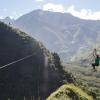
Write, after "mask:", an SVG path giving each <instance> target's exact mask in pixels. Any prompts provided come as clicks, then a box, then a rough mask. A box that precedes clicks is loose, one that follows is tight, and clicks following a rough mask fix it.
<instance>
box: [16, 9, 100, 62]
mask: <svg viewBox="0 0 100 100" xmlns="http://www.w3.org/2000/svg"><path fill="white" fill-rule="evenodd" d="M14 24H15V26H16V27H18V28H19V29H21V30H23V31H25V32H28V33H29V34H30V35H31V36H33V37H35V38H36V39H37V40H39V41H41V42H43V44H44V45H45V46H46V47H47V48H48V49H49V50H51V51H53V52H54V51H55V52H57V53H58V54H59V55H60V57H61V59H62V60H63V61H65V62H66V61H69V60H70V58H71V57H72V56H73V55H74V54H76V52H77V51H79V50H80V49H84V50H85V49H86V48H90V47H91V46H92V45H93V44H95V43H96V42H100V21H99V20H97V21H93V20H83V19H79V18H77V17H74V16H72V15H71V14H69V13H59V12H50V11H43V10H35V11H32V12H30V13H28V14H25V15H23V16H21V17H20V18H18V19H17V20H15V21H14Z"/></svg>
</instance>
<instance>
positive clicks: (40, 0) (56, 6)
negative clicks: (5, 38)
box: [0, 0, 100, 20]
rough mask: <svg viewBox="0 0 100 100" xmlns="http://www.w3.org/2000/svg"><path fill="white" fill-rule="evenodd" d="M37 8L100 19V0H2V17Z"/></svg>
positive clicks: (14, 15)
mask: <svg viewBox="0 0 100 100" xmlns="http://www.w3.org/2000/svg"><path fill="white" fill-rule="evenodd" d="M35 9H43V10H50V11H54V12H62V13H65V12H69V13H71V14H72V15H74V16H77V17H79V18H82V19H92V20H100V0H0V18H4V17H6V16H10V17H11V18H15V19H16V18H18V17H19V16H21V15H23V14H25V13H28V12H30V11H33V10H35Z"/></svg>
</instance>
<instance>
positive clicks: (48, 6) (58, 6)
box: [43, 3, 65, 12]
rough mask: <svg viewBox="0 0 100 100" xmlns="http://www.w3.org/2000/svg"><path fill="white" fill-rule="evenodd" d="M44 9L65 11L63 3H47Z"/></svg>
mask: <svg viewBox="0 0 100 100" xmlns="http://www.w3.org/2000/svg"><path fill="white" fill-rule="evenodd" d="M43 10H47V11H53V12H64V10H65V9H64V7H63V5H61V4H52V3H47V4H45V5H44V6H43Z"/></svg>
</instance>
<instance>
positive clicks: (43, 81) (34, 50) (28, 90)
mask: <svg viewBox="0 0 100 100" xmlns="http://www.w3.org/2000/svg"><path fill="white" fill-rule="evenodd" d="M31 54H32V55H33V56H32V57H30V58H28V59H26V60H23V61H21V62H18V63H16V64H13V65H11V66H8V67H6V68H4V69H1V70H0V100H7V99H8V98H9V99H10V100H23V99H24V98H25V99H28V100H31V98H32V97H34V99H35V100H38V98H40V99H41V100H45V99H46V97H48V96H49V95H50V93H52V92H53V91H54V90H56V89H57V88H58V87H59V86H61V85H62V84H63V80H66V82H69V79H71V81H70V82H74V81H72V80H73V77H71V75H70V74H69V73H66V74H65V73H64V71H63V68H62V65H61V62H60V58H59V56H58V54H56V53H50V52H49V51H48V50H47V49H46V48H45V47H44V46H43V45H42V43H40V42H38V41H36V40H35V39H33V38H31V37H30V36H29V35H27V34H26V33H24V32H21V31H20V30H18V29H14V28H12V27H10V26H7V25H6V24H3V23H1V22H0V66H3V65H6V64H8V63H11V62H13V61H16V60H18V59H21V58H23V57H26V56H28V55H31ZM61 70H62V71H61Z"/></svg>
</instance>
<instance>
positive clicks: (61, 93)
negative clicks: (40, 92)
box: [47, 84, 93, 100]
mask: <svg viewBox="0 0 100 100" xmlns="http://www.w3.org/2000/svg"><path fill="white" fill-rule="evenodd" d="M47 100H93V98H92V97H91V96H89V95H88V94H87V93H85V92H84V91H83V90H82V89H80V88H78V87H76V86H75V85H73V84H67V85H63V86H61V87H60V88H59V89H58V90H57V91H55V92H53V93H52V94H51V95H50V96H49V97H48V98H47Z"/></svg>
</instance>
